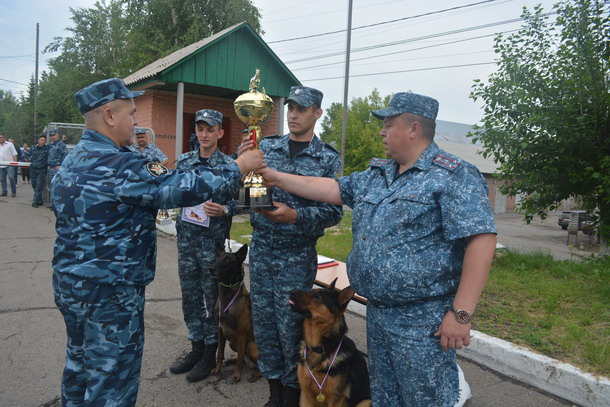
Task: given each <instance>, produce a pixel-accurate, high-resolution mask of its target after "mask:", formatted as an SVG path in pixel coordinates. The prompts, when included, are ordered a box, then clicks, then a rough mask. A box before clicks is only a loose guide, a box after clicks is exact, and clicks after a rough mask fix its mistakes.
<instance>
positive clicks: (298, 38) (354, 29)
mask: <svg viewBox="0 0 610 407" xmlns="http://www.w3.org/2000/svg"><path fill="white" fill-rule="evenodd" d="M494 1H498V0H485V1H480V2H478V3H471V4H466V5H463V6H456V7H452V8H447V9H443V10H438V11H431V12H429V13H423V14H418V15H415V16H409V17H403V18H397V19H395V20H387V21H382V22H379V23H374V24H367V25H362V26H360V27H355V28H352V31H356V30H360V29H363V28H370V27H376V26H379V25H384V24H391V23H396V22H398V21H406V20H412V19H415V18H420V17H426V16H431V15H434V14H440V13H445V12H448V11H455V10H459V9H462V8H467V7H472V6H478V5H480V4H485V3H491V2H494ZM345 31H346V30H337V31H329V32H325V33H320V34H312V35H306V36H303V37H295V38H287V39H285V40H277V41H267V44H277V43H280V42H287V41H296V40H303V39H307V38H315V37H322V36H325V35H331V34H339V33H342V32H345Z"/></svg>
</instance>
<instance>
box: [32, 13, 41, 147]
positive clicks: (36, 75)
mask: <svg viewBox="0 0 610 407" xmlns="http://www.w3.org/2000/svg"><path fill="white" fill-rule="evenodd" d="M39 42H40V23H36V69H35V74H34V128H33V129H32V136H33V137H34V140H36V127H37V124H38V123H37V121H38V47H39Z"/></svg>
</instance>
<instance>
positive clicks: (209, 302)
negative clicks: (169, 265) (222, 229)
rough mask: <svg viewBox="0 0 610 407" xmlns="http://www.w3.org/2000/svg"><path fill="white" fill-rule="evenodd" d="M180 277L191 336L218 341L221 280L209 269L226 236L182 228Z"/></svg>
mask: <svg viewBox="0 0 610 407" xmlns="http://www.w3.org/2000/svg"><path fill="white" fill-rule="evenodd" d="M177 240H178V277H180V288H181V289H182V314H183V315H184V323H185V324H186V327H187V328H188V331H189V333H188V338H189V340H191V341H193V342H200V341H204V342H205V343H206V344H207V345H210V344H213V343H217V342H218V325H217V324H216V321H215V320H214V305H215V304H216V301H217V300H218V282H217V281H216V280H214V279H213V278H212V277H211V276H210V273H209V271H208V269H209V268H210V266H211V265H212V263H213V262H214V260H215V258H216V248H217V247H223V244H224V239H221V240H216V239H202V238H197V237H193V236H192V235H190V234H183V233H181V230H179V231H178V239H177Z"/></svg>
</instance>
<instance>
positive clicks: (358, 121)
mask: <svg viewBox="0 0 610 407" xmlns="http://www.w3.org/2000/svg"><path fill="white" fill-rule="evenodd" d="M389 99H390V96H386V97H384V98H382V97H381V96H380V95H379V92H378V91H377V89H374V90H373V91H372V92H371V94H370V95H369V96H366V97H364V98H353V99H352V101H351V103H350V105H349V107H348V111H347V127H346V141H345V165H344V168H343V172H344V174H346V175H347V174H351V173H352V172H354V171H362V170H364V169H366V168H367V164H368V163H369V161H370V160H371V158H373V157H385V151H384V148H383V144H382V143H381V139H380V137H379V132H380V131H381V128H382V127H383V122H382V121H381V120H377V119H375V118H374V117H373V116H372V115H371V110H375V109H383V108H384V107H385V106H386V105H387V104H388V102H389ZM342 114H343V105H342V104H341V103H333V104H331V105H330V108H329V109H328V110H327V111H326V115H325V116H324V119H323V120H322V131H321V133H320V138H321V139H322V141H324V142H325V143H328V144H330V145H332V146H333V147H335V148H336V149H338V150H339V149H340V148H341V126H342Z"/></svg>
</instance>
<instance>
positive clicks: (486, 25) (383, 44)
mask: <svg viewBox="0 0 610 407" xmlns="http://www.w3.org/2000/svg"><path fill="white" fill-rule="evenodd" d="M553 14H557V12H555V11H552V12H549V13H545V14H543V16H550V15H553ZM521 20H522V18H521V17H519V18H513V19H511V20H504V21H499V22H497V23H489V24H483V25H478V26H474V27H466V28H460V29H458V30H452V31H445V32H442V33H437V34H429V35H424V36H421V37H415V38H408V39H406V40H400V41H392V42H386V43H382V44H376V45H371V46H367V47H362V48H356V49H353V50H352V52H362V51H369V50H371V49H377V48H384V47H391V46H394V45H399V44H406V43H409V42H416V41H422V40H429V39H433V38H439V37H444V36H447V35H453V34H461V33H465V32H468V31H474V30H480V29H483V28H490V27H496V26H499V25H504V24H511V23H516V22H519V21H521ZM343 54H344V52H333V53H330V54H323V55H318V56H314V57H308V58H301V59H295V60H292V61H286V62H284V63H285V64H286V65H288V64H294V63H297V62H304V61H311V60H313V59H323V58H329V57H334V56H338V55H343Z"/></svg>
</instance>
